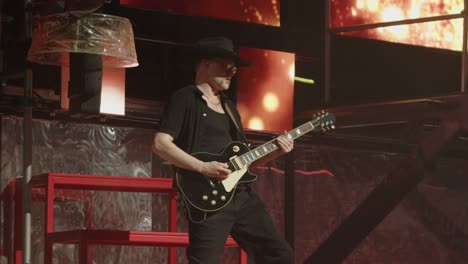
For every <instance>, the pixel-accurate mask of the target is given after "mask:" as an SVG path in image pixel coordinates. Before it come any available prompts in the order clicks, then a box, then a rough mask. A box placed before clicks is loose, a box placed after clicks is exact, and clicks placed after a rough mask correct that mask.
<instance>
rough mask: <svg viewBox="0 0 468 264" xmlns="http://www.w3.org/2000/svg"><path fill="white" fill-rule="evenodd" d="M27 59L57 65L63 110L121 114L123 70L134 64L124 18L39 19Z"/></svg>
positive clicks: (78, 16) (130, 33)
mask: <svg viewBox="0 0 468 264" xmlns="http://www.w3.org/2000/svg"><path fill="white" fill-rule="evenodd" d="M28 60H29V61H31V62H35V63H40V64H49V65H57V66H61V67H62V87H61V92H62V94H61V106H62V108H63V109H68V110H69V111H70V112H71V113H74V114H77V113H84V114H99V113H106V114H117V115H124V114H125V68H128V67H136V66H138V61H137V56H136V51H135V42H134V38H133V29H132V25H131V23H130V21H129V20H128V19H126V18H122V17H117V16H113V15H108V14H100V13H92V12H89V11H88V12H86V11H81V12H80V11H74V12H67V13H59V14H53V15H48V16H43V17H39V18H37V19H36V21H35V23H34V31H33V39H32V43H31V48H30V49H29V53H28Z"/></svg>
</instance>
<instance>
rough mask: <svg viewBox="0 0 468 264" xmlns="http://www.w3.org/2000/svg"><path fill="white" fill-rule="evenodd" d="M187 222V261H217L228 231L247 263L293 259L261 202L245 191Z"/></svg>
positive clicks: (192, 263)
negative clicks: (243, 253)
mask: <svg viewBox="0 0 468 264" xmlns="http://www.w3.org/2000/svg"><path fill="white" fill-rule="evenodd" d="M192 216H193V215H192ZM196 217H197V218H198V217H200V215H197V216H196ZM188 222H189V238H190V245H189V247H188V248H187V258H188V260H189V263H190V264H195V263H202V264H215V263H219V258H220V256H221V255H222V253H223V251H224V244H225V242H226V239H227V236H228V235H229V234H231V236H232V237H233V238H234V239H235V240H236V241H237V243H238V244H239V245H240V246H241V247H242V249H244V250H245V251H246V252H247V255H248V256H249V263H252V262H251V260H255V263H257V264H291V263H293V262H294V257H293V251H292V249H291V247H290V246H289V244H288V243H287V242H286V241H285V240H284V239H283V238H282V236H281V235H280V234H279V233H278V231H277V229H276V227H275V225H274V224H273V221H272V219H271V217H270V215H269V214H268V212H267V211H266V209H265V206H264V204H263V202H262V201H261V200H260V199H259V197H258V196H257V195H256V194H255V193H252V192H250V191H249V190H240V191H237V192H236V194H235V195H234V197H233V199H232V201H231V202H230V203H229V204H228V205H227V206H226V207H224V208H223V209H221V210H220V211H218V212H216V213H214V214H211V215H207V216H206V219H205V220H204V221H202V222H201V223H196V222H192V221H190V220H189V221H188Z"/></svg>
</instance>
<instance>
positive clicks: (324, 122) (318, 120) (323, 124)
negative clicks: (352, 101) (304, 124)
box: [312, 110, 336, 132]
mask: <svg viewBox="0 0 468 264" xmlns="http://www.w3.org/2000/svg"><path fill="white" fill-rule="evenodd" d="M313 117H314V119H313V120H312V124H313V125H314V127H316V128H317V129H319V128H320V130H321V131H322V132H327V131H330V130H332V129H335V121H336V117H335V115H334V114H332V113H329V112H327V111H325V110H322V111H320V112H317V113H316V114H314V116H313Z"/></svg>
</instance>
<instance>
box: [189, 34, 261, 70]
mask: <svg viewBox="0 0 468 264" xmlns="http://www.w3.org/2000/svg"><path fill="white" fill-rule="evenodd" d="M197 49H198V60H200V59H211V58H228V59H232V60H233V61H234V62H235V63H236V64H237V66H250V65H252V64H251V63H250V62H249V61H246V60H244V59H241V58H240V57H239V56H238V55H237V54H236V53H235V52H234V45H233V43H232V40H230V39H228V38H225V37H211V38H204V39H201V40H199V41H198V43H197Z"/></svg>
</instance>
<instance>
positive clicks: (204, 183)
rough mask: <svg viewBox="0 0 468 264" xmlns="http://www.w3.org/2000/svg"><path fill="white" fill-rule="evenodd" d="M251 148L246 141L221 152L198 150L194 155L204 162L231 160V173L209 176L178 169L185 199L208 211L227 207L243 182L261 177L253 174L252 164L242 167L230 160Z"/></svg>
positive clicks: (177, 178)
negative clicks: (224, 176)
mask: <svg viewBox="0 0 468 264" xmlns="http://www.w3.org/2000/svg"><path fill="white" fill-rule="evenodd" d="M249 150H250V149H249V148H248V147H247V146H246V145H245V144H244V143H242V142H237V141H233V142H231V143H229V144H228V145H227V146H226V147H225V148H224V150H223V151H222V152H221V153H219V154H212V153H204V152H198V153H194V154H192V156H194V157H195V158H197V159H199V160H202V161H218V162H222V163H228V165H229V169H230V170H231V174H229V176H228V178H227V179H226V180H223V181H221V180H218V179H215V178H210V177H207V176H205V175H203V174H201V173H198V172H196V171H191V170H185V169H180V168H178V169H177V171H176V175H175V178H176V183H177V187H178V188H179V190H180V192H181V193H182V195H183V197H184V199H185V200H186V201H187V202H188V203H189V204H190V205H191V206H193V207H195V208H196V209H198V210H201V211H204V212H214V211H218V210H220V209H221V208H223V207H225V206H226V205H227V204H228V203H229V202H230V201H231V200H232V198H233V196H234V192H235V189H236V188H235V187H236V186H237V185H238V184H239V183H247V182H252V181H255V180H256V179H257V176H256V175H254V174H251V173H250V172H249V170H248V166H245V167H242V168H240V167H239V166H236V165H234V163H233V162H230V161H231V160H232V159H235V158H236V157H238V156H239V155H242V154H244V153H246V152H248V151H249Z"/></svg>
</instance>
